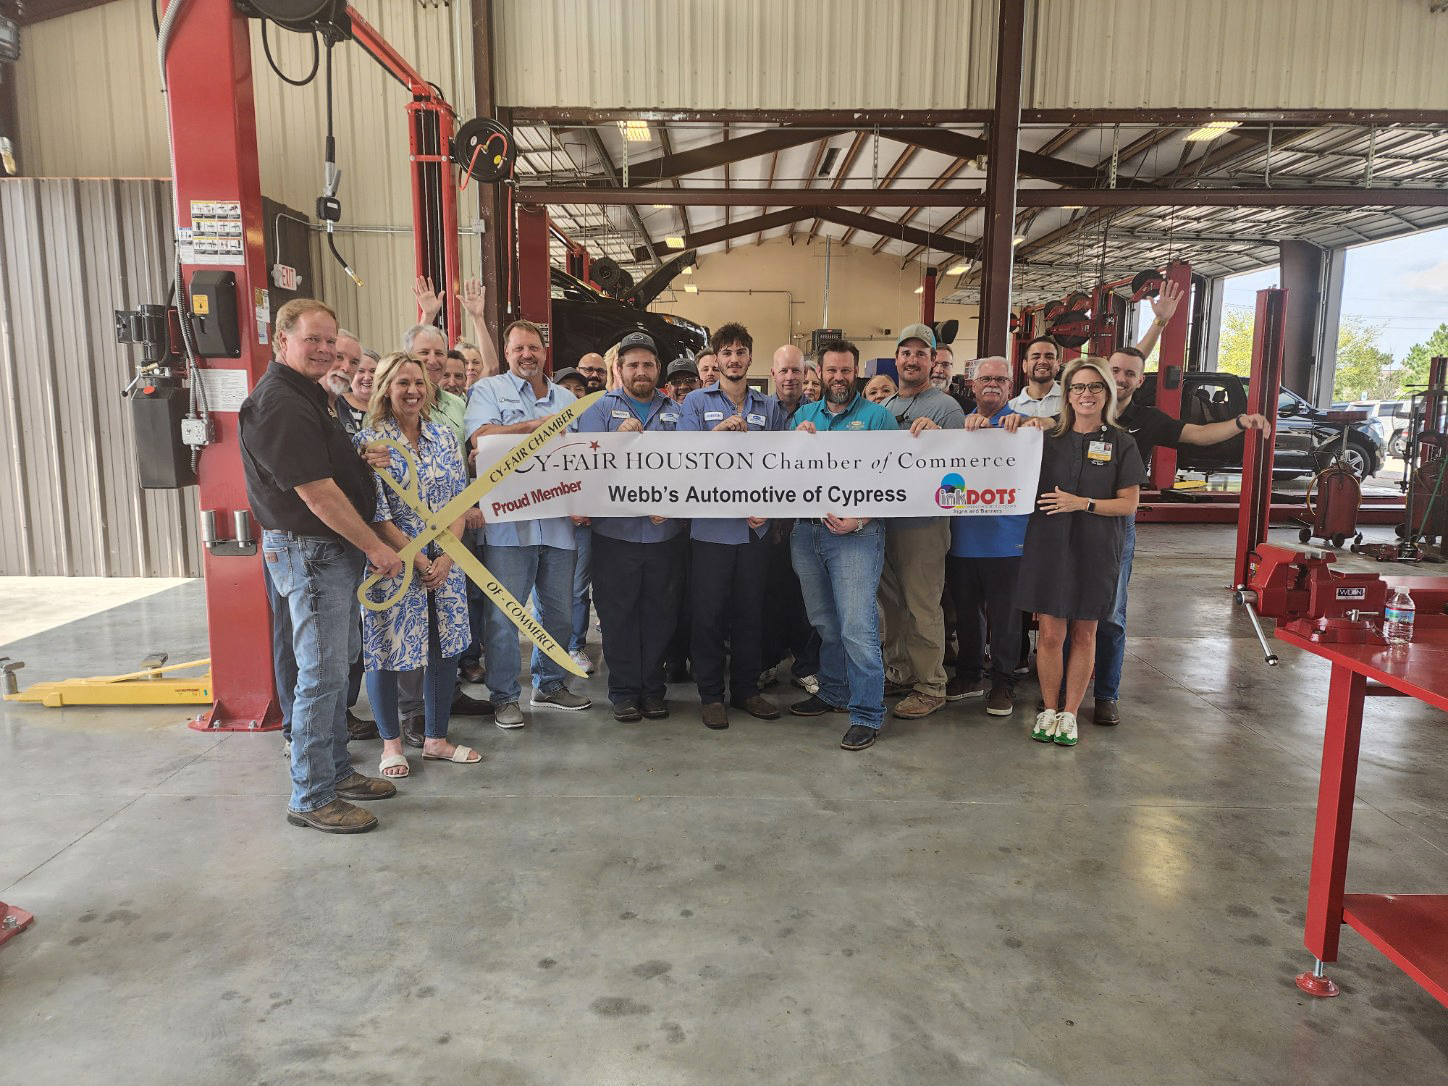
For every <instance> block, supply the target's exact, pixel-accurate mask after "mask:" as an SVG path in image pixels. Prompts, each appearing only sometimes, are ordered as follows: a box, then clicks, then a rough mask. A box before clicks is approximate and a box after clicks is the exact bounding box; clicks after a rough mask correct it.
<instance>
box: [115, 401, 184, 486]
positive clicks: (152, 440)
mask: <svg viewBox="0 0 1448 1086" xmlns="http://www.w3.org/2000/svg"><path fill="white" fill-rule="evenodd" d="M130 400H131V422H132V424H133V425H134V427H135V431H136V459H137V462H138V466H139V467H140V473H141V486H142V487H143V488H144V489H146V490H178V489H180V488H181V487H183V486H191V485H192V484H193V483H195V482H196V473H195V472H194V471H192V469H191V450H190V449H189V448H187V447H186V446H185V445H183V444H182V443H181V425H182V420H183V419H184V418H185V416H186V412H187V409H188V407H189V405H190V394H189V393H188V392H187V391H186V389H185V387H184V386H183V385H182V384H181V382H180V381H179V380H176V379H174V378H168V377H164V378H163V377H156V378H151V379H148V380H147V381H145V382H144V383H141V384H138V385H137V386H136V388H135V389H134V390H133V391H132V392H131V396H130Z"/></svg>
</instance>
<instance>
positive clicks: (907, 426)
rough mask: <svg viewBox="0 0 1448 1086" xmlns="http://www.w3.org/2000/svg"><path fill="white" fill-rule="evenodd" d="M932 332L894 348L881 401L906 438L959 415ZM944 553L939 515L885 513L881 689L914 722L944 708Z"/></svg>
mask: <svg viewBox="0 0 1448 1086" xmlns="http://www.w3.org/2000/svg"><path fill="white" fill-rule="evenodd" d="M934 350H935V333H934V332H932V331H931V330H930V327H929V326H928V325H924V324H911V325H907V326H906V327H905V328H904V329H903V330H902V331H901V333H900V338H899V340H898V341H897V343H896V347H895V370H896V372H897V373H898V374H899V376H900V391H899V392H897V393H896V394H895V395H894V396H891V397H890V398H889V399H887V400H886V401H885V402H884V404H883V406H884V408H885V410H886V411H889V412H890V414H891V415H892V416H894V419H895V424H896V426H897V427H899V428H900V429H902V430H909V431H910V434H911V436H912V437H916V436H919V434H921V433H922V432H923V431H925V430H959V429H961V428H962V427H963V426H964V425H965V412H964V411H962V410H961V407H960V404H958V403H956V402H955V400H954V399H952V398H951V397H950V396H948V395H946V394H945V393H944V392H941V391H940V390H939V389H938V388H933V387H932V386H931V384H930V366H931V363H932V361H933V356H932V353H933V351H934ZM949 550H950V521H949V519H948V518H946V517H891V518H890V519H889V522H888V524H887V525H886V533H885V571H884V574H883V575H882V576H881V578H880V623H881V626H882V627H883V630H884V637H883V641H884V649H885V693H886V694H887V695H892V696H894V695H899V696H901V700H900V702H899V704H897V705H896V706H895V716H897V717H899V718H901V719H902V720H916V719H919V718H920V717H925V716H929V715H930V714H931V713H934V712H938V711H939V710H940V709H943V708H944V707H945V682H946V676H945V615H944V613H943V612H942V610H941V607H940V598H941V595H942V594H943V593H944V591H945V555H946V553H947V552H948V551H949Z"/></svg>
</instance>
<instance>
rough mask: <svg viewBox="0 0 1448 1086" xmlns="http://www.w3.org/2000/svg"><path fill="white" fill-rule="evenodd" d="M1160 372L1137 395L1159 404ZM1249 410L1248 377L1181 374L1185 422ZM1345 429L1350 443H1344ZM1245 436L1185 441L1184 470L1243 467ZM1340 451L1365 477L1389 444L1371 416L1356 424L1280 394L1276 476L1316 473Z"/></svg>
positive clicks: (1182, 452)
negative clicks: (1195, 442)
mask: <svg viewBox="0 0 1448 1086" xmlns="http://www.w3.org/2000/svg"><path fill="white" fill-rule="evenodd" d="M1156 379H1157V375H1156V374H1155V373H1148V374H1146V379H1145V381H1144V382H1143V383H1142V386H1141V389H1140V390H1139V391H1138V392H1137V394H1136V395H1137V397H1138V398H1140V399H1141V401H1142V402H1143V403H1149V404H1155V403H1156ZM1246 410H1247V380H1246V378H1244V377H1239V376H1237V375H1236V374H1234V373H1217V372H1213V373H1186V374H1183V375H1182V410H1181V419H1182V421H1183V422H1194V423H1209V422H1221V421H1224V420H1226V419H1234V418H1236V417H1237V416H1238V415H1240V414H1243V413H1245V412H1246ZM1344 427H1346V431H1347V435H1346V436H1347V443H1346V446H1344V444H1343V430H1344ZM1244 445H1245V438H1244V436H1243V435H1241V434H1239V435H1237V436H1236V437H1233V438H1231V439H1230V440H1228V441H1223V442H1221V443H1220V444H1217V445H1183V446H1182V447H1181V448H1180V449H1178V450H1177V469H1178V470H1179V471H1189V472H1200V473H1202V474H1204V475H1212V474H1216V473H1218V472H1228V471H1240V470H1241V468H1242V449H1243V447H1244ZM1338 453H1341V454H1342V455H1343V458H1344V460H1345V461H1346V462H1347V464H1348V466H1349V467H1350V468H1352V470H1353V472H1354V473H1355V474H1356V475H1357V476H1358V478H1360V479H1366V478H1368V477H1369V476H1371V475H1376V474H1377V473H1378V470H1379V469H1380V468H1381V467H1382V465H1383V459H1384V457H1385V456H1386V454H1387V447H1386V444H1385V443H1384V441H1383V437H1382V433H1381V430H1380V428H1379V427H1378V426H1376V425H1375V424H1374V421H1373V420H1372V419H1370V418H1368V417H1366V415H1364V417H1363V418H1361V419H1359V420H1357V421H1353V422H1347V423H1343V422H1338V421H1335V420H1332V419H1330V418H1328V412H1327V411H1324V410H1323V409H1321V408H1319V407H1314V406H1313V405H1312V404H1310V403H1308V402H1307V401H1306V400H1305V399H1303V398H1302V397H1301V396H1299V395H1298V394H1297V393H1295V392H1293V391H1291V390H1290V389H1286V388H1284V389H1282V391H1281V394H1280V395H1279V396H1278V398H1277V441H1276V449H1275V454H1274V457H1273V461H1272V474H1273V476H1274V477H1278V478H1296V477H1301V476H1305V475H1313V474H1315V473H1317V472H1318V471H1321V470H1322V469H1323V468H1324V467H1326V466H1327V465H1328V464H1329V463H1330V462H1331V461H1332V459H1333V457H1334V456H1336V455H1337V454H1338Z"/></svg>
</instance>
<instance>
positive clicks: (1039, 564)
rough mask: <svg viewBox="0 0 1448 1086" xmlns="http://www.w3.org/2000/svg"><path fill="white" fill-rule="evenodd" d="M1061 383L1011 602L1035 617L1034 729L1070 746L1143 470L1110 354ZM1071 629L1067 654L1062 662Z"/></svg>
mask: <svg viewBox="0 0 1448 1086" xmlns="http://www.w3.org/2000/svg"><path fill="white" fill-rule="evenodd" d="M1061 384H1062V389H1063V391H1064V392H1065V395H1064V396H1063V397H1062V399H1061V417H1060V419H1059V420H1057V422H1056V424H1055V426H1054V428H1052V429H1049V430H1047V431H1046V434H1045V441H1044V442H1043V443H1042V447H1041V479H1040V485H1039V486H1037V488H1036V493H1037V494H1039V495H1040V497H1039V499H1038V500H1037V503H1036V511H1035V512H1034V513H1033V514H1032V515H1031V520H1030V524H1029V525H1028V526H1027V528H1026V544H1025V550H1024V552H1023V553H1022V555H1021V570H1020V577H1019V580H1017V582H1016V584H1017V588H1016V602H1017V604H1018V605H1019V606H1020V608H1021V610H1023V611H1034V612H1036V613H1037V614H1038V615H1039V616H1040V633H1039V634H1038V636H1037V639H1036V674H1037V676H1038V677H1039V678H1040V681H1041V697H1042V700H1044V701H1045V703H1046V708H1045V709H1044V710H1043V711H1042V712H1041V713H1039V714H1038V715H1037V717H1036V723H1035V726H1034V727H1033V728H1032V730H1031V738H1032V739H1035V740H1038V741H1039V742H1042V743H1051V742H1055V743H1057V744H1059V745H1061V746H1063V747H1073V746H1075V745H1076V713H1077V711H1078V710H1079V709H1080V708H1081V700H1082V699H1083V698H1084V697H1085V696H1086V684H1087V683H1088V682H1089V681H1090V679H1091V668H1092V666H1093V664H1094V662H1095V659H1096V621H1097V619H1099V618H1100V617H1101V616H1102V615H1104V614H1106V613H1107V612H1108V611H1109V610H1110V609H1111V604H1112V601H1113V600H1114V599H1115V596H1116V578H1117V574H1118V572H1119V571H1120V569H1121V548H1122V543H1123V541H1124V540H1125V538H1126V518H1127V517H1131V516H1135V515H1136V502H1137V496H1138V494H1139V493H1140V490H1141V484H1142V483H1144V482H1145V481H1146V470H1145V468H1144V467H1143V466H1142V462H1141V453H1140V452H1139V451H1138V450H1137V447H1136V441H1135V439H1134V438H1132V436H1131V435H1130V434H1128V433H1127V432H1126V431H1125V430H1123V429H1122V428H1121V427H1120V426H1118V425H1117V424H1116V383H1115V382H1114V381H1113V380H1112V377H1111V370H1110V368H1109V367H1108V366H1107V365H1106V363H1105V362H1103V361H1102V360H1101V359H1099V358H1080V359H1077V360H1076V361H1075V362H1073V363H1072V364H1071V366H1070V367H1069V368H1068V369H1067V370H1066V374H1065V376H1064V377H1062V378H1061ZM1032 421H1033V422H1035V421H1036V420H1032ZM1048 425H1049V423H1048ZM1068 631H1069V633H1070V635H1071V658H1070V660H1069V661H1063V659H1062V658H1063V656H1064V646H1065V643H1066V634H1067V632H1068ZM1063 671H1064V672H1065V676H1066V684H1065V689H1066V696H1065V698H1064V700H1063V699H1062V698H1061V674H1062V672H1063Z"/></svg>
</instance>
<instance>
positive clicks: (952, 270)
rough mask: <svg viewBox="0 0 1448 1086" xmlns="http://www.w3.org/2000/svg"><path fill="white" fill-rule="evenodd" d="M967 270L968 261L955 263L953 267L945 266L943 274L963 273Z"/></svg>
mask: <svg viewBox="0 0 1448 1086" xmlns="http://www.w3.org/2000/svg"><path fill="white" fill-rule="evenodd" d="M968 271H970V265H969V264H968V263H967V264H957V265H955V267H953V268H946V269H945V274H946V275H964V274H965V273H966V272H968Z"/></svg>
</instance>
